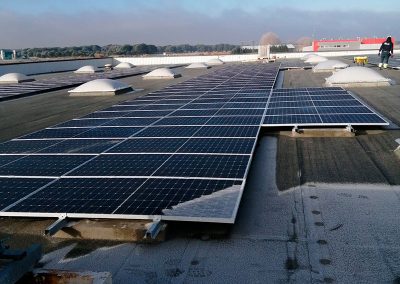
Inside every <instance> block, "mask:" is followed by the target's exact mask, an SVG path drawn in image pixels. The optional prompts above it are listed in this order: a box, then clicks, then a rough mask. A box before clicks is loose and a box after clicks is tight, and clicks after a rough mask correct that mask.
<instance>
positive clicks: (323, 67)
mask: <svg viewBox="0 0 400 284" xmlns="http://www.w3.org/2000/svg"><path fill="white" fill-rule="evenodd" d="M347 67H349V64H346V63H344V62H342V61H339V60H327V61H323V62H320V63H318V64H317V65H315V66H314V67H313V72H332V71H335V70H337V69H344V68H347Z"/></svg>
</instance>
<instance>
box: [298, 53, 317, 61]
mask: <svg viewBox="0 0 400 284" xmlns="http://www.w3.org/2000/svg"><path fill="white" fill-rule="evenodd" d="M313 56H316V54H312V53H307V54H305V55H303V56H302V57H301V58H300V59H301V60H303V61H306V60H307V59H309V58H310V57H313Z"/></svg>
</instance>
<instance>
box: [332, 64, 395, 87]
mask: <svg viewBox="0 0 400 284" xmlns="http://www.w3.org/2000/svg"><path fill="white" fill-rule="evenodd" d="M391 83H392V80H390V79H389V78H385V77H383V76H382V75H381V74H379V73H378V72H376V71H375V70H372V69H369V68H367V67H359V66H354V67H349V68H346V69H343V70H340V71H338V72H336V73H333V75H332V76H330V77H329V78H326V85H327V86H342V87H357V86H359V87H369V86H371V87H373V86H389V85H390V84H391Z"/></svg>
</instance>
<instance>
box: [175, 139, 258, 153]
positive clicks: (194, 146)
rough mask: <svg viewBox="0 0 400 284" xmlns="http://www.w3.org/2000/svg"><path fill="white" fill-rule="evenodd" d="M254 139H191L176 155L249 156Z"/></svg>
mask: <svg viewBox="0 0 400 284" xmlns="http://www.w3.org/2000/svg"><path fill="white" fill-rule="evenodd" d="M254 143H255V139H254V138H191V139H189V140H188V141H187V142H186V143H185V144H183V145H182V146H181V147H180V148H179V149H178V152H177V153H229V154H251V152H252V149H253V145H254Z"/></svg>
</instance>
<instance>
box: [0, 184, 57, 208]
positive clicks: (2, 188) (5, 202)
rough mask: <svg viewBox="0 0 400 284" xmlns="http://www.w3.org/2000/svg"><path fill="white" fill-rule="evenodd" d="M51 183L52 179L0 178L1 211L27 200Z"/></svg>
mask: <svg viewBox="0 0 400 284" xmlns="http://www.w3.org/2000/svg"><path fill="white" fill-rule="evenodd" d="M51 181H52V180H51V179H32V178H0V210H2V209H4V208H6V207H7V206H10V205H12V204H13V203H14V202H16V201H18V200H20V199H22V198H25V197H26V196H28V195H29V194H31V193H33V192H34V191H36V190H37V189H39V188H41V187H42V186H44V185H46V184H48V183H49V182H51Z"/></svg>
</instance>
